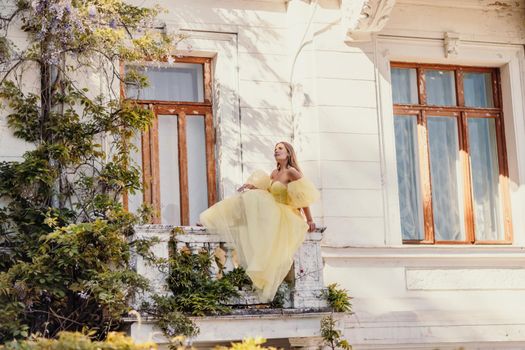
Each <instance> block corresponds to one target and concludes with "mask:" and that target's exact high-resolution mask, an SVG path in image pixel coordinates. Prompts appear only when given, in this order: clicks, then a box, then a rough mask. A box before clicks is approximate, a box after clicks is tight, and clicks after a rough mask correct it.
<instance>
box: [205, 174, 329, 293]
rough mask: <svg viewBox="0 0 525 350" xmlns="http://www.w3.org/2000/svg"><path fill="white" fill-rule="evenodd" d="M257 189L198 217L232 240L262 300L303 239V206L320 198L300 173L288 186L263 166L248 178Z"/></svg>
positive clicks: (283, 273) (285, 270) (280, 277)
mask: <svg viewBox="0 0 525 350" xmlns="http://www.w3.org/2000/svg"><path fill="white" fill-rule="evenodd" d="M246 182H247V183H249V184H252V185H254V186H255V187H257V189H253V190H249V191H245V192H242V193H239V194H237V195H234V196H232V197H229V198H226V199H224V200H222V201H220V202H218V203H216V204H215V205H213V206H212V207H210V208H209V209H207V210H206V211H204V212H203V213H202V214H201V215H200V222H201V223H202V224H203V225H204V226H206V228H207V229H208V230H209V231H210V232H215V233H218V234H219V235H221V236H222V238H223V239H225V240H227V241H229V242H232V243H233V245H234V248H235V250H236V253H237V259H238V263H239V265H240V266H242V267H243V268H244V269H245V270H246V273H247V274H248V276H249V277H250V278H251V280H252V282H253V285H254V287H255V288H256V291H257V293H258V295H259V298H260V300H261V301H262V302H268V301H271V300H272V299H273V297H274V296H275V293H276V292H277V289H278V288H279V285H280V284H281V282H282V281H283V280H284V278H285V277H286V274H287V273H288V271H289V270H290V267H291V266H292V263H293V256H294V254H295V252H296V251H297V249H298V248H299V246H300V245H301V243H302V242H303V240H304V238H305V234H306V232H307V231H308V224H307V223H306V221H305V219H304V217H303V216H302V214H301V212H300V210H299V209H300V208H304V207H308V206H309V205H310V204H311V203H313V202H314V201H316V200H317V199H318V198H319V191H317V189H316V188H315V187H314V185H313V184H312V183H311V182H310V181H309V180H307V179H306V178H304V177H302V178H300V179H298V180H295V181H292V182H290V183H289V184H288V186H286V185H285V184H283V183H281V182H279V181H273V182H272V181H271V179H270V176H268V174H266V173H265V172H263V171H261V170H259V171H256V172H254V173H253V174H252V175H251V176H250V177H249V178H248V180H247V181H246Z"/></svg>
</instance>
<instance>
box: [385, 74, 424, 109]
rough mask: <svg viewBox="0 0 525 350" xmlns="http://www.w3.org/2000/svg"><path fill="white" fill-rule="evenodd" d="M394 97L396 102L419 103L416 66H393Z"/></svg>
mask: <svg viewBox="0 0 525 350" xmlns="http://www.w3.org/2000/svg"><path fill="white" fill-rule="evenodd" d="M391 72H392V98H393V100H394V103H401V104H417V103H418V96H417V74H416V69H415V68H392V70H391Z"/></svg>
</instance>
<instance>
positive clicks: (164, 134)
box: [158, 115, 181, 225]
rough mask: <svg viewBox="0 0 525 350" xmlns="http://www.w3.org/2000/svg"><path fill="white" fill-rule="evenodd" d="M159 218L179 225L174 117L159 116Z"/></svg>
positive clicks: (176, 124) (176, 128)
mask: <svg viewBox="0 0 525 350" xmlns="http://www.w3.org/2000/svg"><path fill="white" fill-rule="evenodd" d="M158 118H159V170H160V174H159V180H160V217H161V223H162V224H164V225H180V224H181V220H180V187H179V138H178V135H179V134H178V122H177V116H176V115H159V116H158Z"/></svg>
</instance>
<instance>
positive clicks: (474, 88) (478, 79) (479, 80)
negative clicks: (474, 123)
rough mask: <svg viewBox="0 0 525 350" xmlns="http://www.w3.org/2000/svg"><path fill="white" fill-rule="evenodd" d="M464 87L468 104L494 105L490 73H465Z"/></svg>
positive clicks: (479, 105)
mask: <svg viewBox="0 0 525 350" xmlns="http://www.w3.org/2000/svg"><path fill="white" fill-rule="evenodd" d="M463 88H464V89H463V91H464V94H465V105H466V106H469V107H494V101H493V98H492V75H491V74H490V73H464V74H463Z"/></svg>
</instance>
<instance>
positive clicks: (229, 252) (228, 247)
mask: <svg viewBox="0 0 525 350" xmlns="http://www.w3.org/2000/svg"><path fill="white" fill-rule="evenodd" d="M221 248H222V249H223V250H224V253H225V254H226V257H225V258H226V261H225V262H224V270H223V271H224V272H230V271H232V270H233V269H234V268H235V264H234V263H233V245H232V244H231V243H222V244H221Z"/></svg>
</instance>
